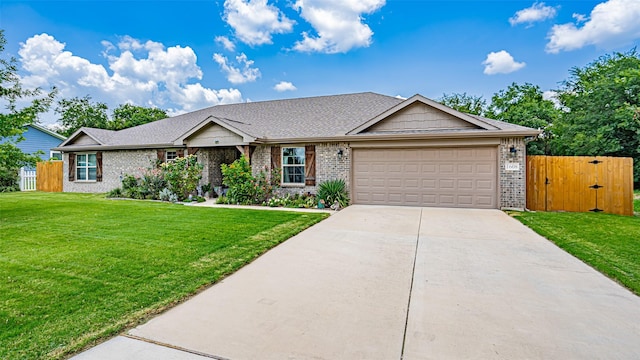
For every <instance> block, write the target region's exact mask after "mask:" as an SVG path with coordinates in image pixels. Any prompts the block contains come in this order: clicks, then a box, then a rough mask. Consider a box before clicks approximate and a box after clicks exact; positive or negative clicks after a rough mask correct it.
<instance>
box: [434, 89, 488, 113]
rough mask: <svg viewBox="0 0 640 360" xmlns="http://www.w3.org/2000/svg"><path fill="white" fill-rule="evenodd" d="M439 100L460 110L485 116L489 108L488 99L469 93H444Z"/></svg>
mask: <svg viewBox="0 0 640 360" xmlns="http://www.w3.org/2000/svg"><path fill="white" fill-rule="evenodd" d="M439 102H440V103H441V104H443V105H446V106H448V107H450V108H452V109H455V110H458V111H460V112H463V113H467V114H473V115H480V116H484V114H485V111H486V108H487V101H486V100H485V99H483V98H482V96H473V95H467V93H462V94H460V93H453V94H443V95H442V98H440V101H439Z"/></svg>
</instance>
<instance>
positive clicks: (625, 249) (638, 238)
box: [512, 212, 640, 295]
mask: <svg viewBox="0 0 640 360" xmlns="http://www.w3.org/2000/svg"><path fill="white" fill-rule="evenodd" d="M512 215H513V216H514V217H515V218H516V219H518V220H520V221H521V222H522V223H523V224H525V225H527V226H528V227H530V228H531V229H533V230H534V231H535V232H537V233H538V234H540V235H542V236H544V237H546V238H547V239H549V240H551V241H552V242H554V243H555V244H556V245H558V246H559V247H560V248H562V249H564V250H565V251H567V252H568V253H570V254H572V255H573V256H575V257H577V258H578V259H580V260H582V261H584V262H585V263H587V264H589V265H591V266H592V267H593V268H595V269H596V270H598V271H600V272H602V273H603V274H605V275H607V276H608V277H610V278H612V279H614V280H616V281H617V282H619V283H620V284H622V285H624V286H625V287H627V288H629V289H630V290H631V291H633V292H634V293H636V294H637V295H640V217H638V216H620V215H610V214H602V213H600V214H594V213H557V212H523V213H515V212H514V213H512Z"/></svg>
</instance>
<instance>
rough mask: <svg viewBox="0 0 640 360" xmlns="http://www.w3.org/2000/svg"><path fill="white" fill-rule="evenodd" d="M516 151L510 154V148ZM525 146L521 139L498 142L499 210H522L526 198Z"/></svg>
mask: <svg viewBox="0 0 640 360" xmlns="http://www.w3.org/2000/svg"><path fill="white" fill-rule="evenodd" d="M512 146H513V147H514V149H515V150H516V152H515V153H513V152H511V147H512ZM526 158H527V154H526V145H525V143H524V140H523V139H522V138H506V139H501V140H500V146H499V148H498V159H499V164H498V179H499V182H500V184H499V186H500V193H499V205H500V208H501V209H524V208H525V207H526V205H527V198H526V186H527V185H526V179H527V178H526V167H527V166H526Z"/></svg>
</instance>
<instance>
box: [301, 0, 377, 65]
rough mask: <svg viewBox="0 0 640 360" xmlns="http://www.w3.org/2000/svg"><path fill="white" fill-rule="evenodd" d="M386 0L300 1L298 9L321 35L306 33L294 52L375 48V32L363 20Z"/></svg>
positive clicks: (332, 51)
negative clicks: (373, 41) (372, 45)
mask: <svg viewBox="0 0 640 360" xmlns="http://www.w3.org/2000/svg"><path fill="white" fill-rule="evenodd" d="M384 5H385V0H297V1H296V2H295V4H294V5H293V7H294V9H296V10H298V11H300V14H301V16H302V18H304V19H305V20H306V21H307V22H309V23H310V24H311V26H312V27H313V28H314V30H315V31H316V33H317V36H314V35H311V34H309V33H308V32H303V33H302V37H303V39H302V40H300V41H298V42H296V44H295V46H294V49H295V50H297V51H301V52H320V53H328V54H333V53H344V52H347V51H349V50H351V49H353V48H357V47H367V46H369V45H371V38H372V36H373V31H371V29H370V28H369V26H368V25H367V24H365V23H364V22H363V21H364V19H363V17H362V15H363V14H371V13H374V12H375V11H377V10H379V9H380V8H382V7H383V6H384Z"/></svg>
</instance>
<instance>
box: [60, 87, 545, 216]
mask: <svg viewBox="0 0 640 360" xmlns="http://www.w3.org/2000/svg"><path fill="white" fill-rule="evenodd" d="M538 134H539V131H538V130H534V129H530V128H526V127H522V126H518V125H514V124H509V123H505V122H501V121H496V120H491V119H487V118H482V117H479V116H474V115H469V114H465V113H461V112H458V111H456V110H453V109H451V108H449V107H446V106H444V105H442V104H440V103H437V102H435V101H433V100H430V99H427V98H425V97H423V96H421V95H415V96H413V97H411V98H409V99H399V98H396V97H390V96H386V95H380V94H375V93H370V92H367V93H357V94H346V95H333V96H320V97H310V98H299V99H288V100H275V101H263V102H252V103H241V104H230V105H218V106H213V107H210V108H206V109H202V110H198V111H194V112H191V113H187V114H183V115H179V116H175V117H172V118H167V119H163V120H159V121H156V122H152V123H149V124H145V125H140V126H137V127H133V128H129V129H124V130H119V131H110V130H101V129H92V128H82V129H80V130H78V131H77V132H76V133H74V134H73V135H71V136H70V137H69V138H68V139H67V140H66V141H65V142H63V143H62V144H61V145H60V146H59V147H58V148H56V149H55V150H60V151H62V152H63V159H64V162H65V169H66V171H65V174H64V191H68V192H106V191H109V190H111V189H113V188H116V187H119V186H120V185H121V183H120V181H121V179H122V176H123V175H124V174H135V173H136V172H139V171H140V169H144V168H148V167H150V166H151V164H152V163H153V162H154V161H156V160H161V161H167V160H171V159H173V158H175V157H180V156H184V155H186V154H195V155H197V157H198V161H199V162H201V163H202V164H203V165H204V174H203V179H202V182H203V183H211V184H212V185H214V186H219V185H221V183H222V175H221V171H220V164H223V163H225V164H228V163H231V162H233V161H234V160H235V159H237V158H239V157H240V156H241V155H242V154H244V155H246V156H247V157H248V158H249V159H250V163H251V166H252V169H253V171H254V173H257V172H259V171H262V170H266V171H270V170H271V169H273V168H278V169H279V170H280V172H281V174H282V175H281V176H282V178H281V183H282V188H283V189H284V190H285V191H289V192H311V193H315V192H316V190H317V185H318V184H319V183H321V182H323V181H326V180H331V179H344V180H345V181H346V183H347V185H348V187H349V189H350V194H351V201H352V203H356V204H384V205H409V206H442V207H470V208H524V207H525V199H526V196H525V173H524V171H525V155H526V154H525V140H526V139H527V138H530V137H534V136H536V135H538Z"/></svg>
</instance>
